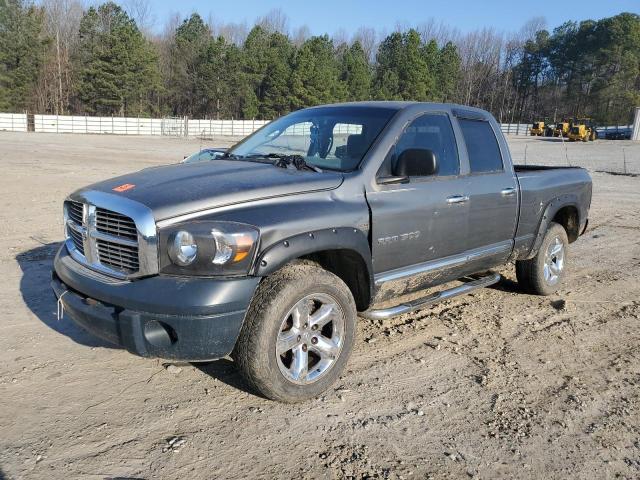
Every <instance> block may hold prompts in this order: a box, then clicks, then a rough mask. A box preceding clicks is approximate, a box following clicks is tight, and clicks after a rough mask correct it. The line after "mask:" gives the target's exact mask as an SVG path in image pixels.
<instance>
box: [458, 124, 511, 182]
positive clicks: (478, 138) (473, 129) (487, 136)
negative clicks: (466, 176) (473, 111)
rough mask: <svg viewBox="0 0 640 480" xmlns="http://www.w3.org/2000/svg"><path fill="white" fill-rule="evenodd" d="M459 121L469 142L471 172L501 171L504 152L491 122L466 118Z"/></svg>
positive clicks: (465, 139)
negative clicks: (502, 152) (501, 150)
mask: <svg viewBox="0 0 640 480" xmlns="http://www.w3.org/2000/svg"><path fill="white" fill-rule="evenodd" d="M459 122H460V128H461V130H462V136H463V137H464V141H465V143H466V144H467V153H468V155H469V167H470V169H471V173H472V174H473V173H490V172H501V171H502V170H503V166H502V154H501V153H500V147H499V146H498V140H497V139H496V134H495V133H494V132H493V129H492V128H491V125H490V124H489V122H486V121H484V120H469V119H466V118H461V119H459Z"/></svg>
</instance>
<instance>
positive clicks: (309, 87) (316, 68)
mask: <svg viewBox="0 0 640 480" xmlns="http://www.w3.org/2000/svg"><path fill="white" fill-rule="evenodd" d="M338 74H339V65H338V62H337V59H336V57H335V55H334V51H333V41H332V40H331V39H330V38H329V36H328V35H323V36H320V37H311V38H310V39H309V40H307V41H305V42H304V43H303V44H302V46H301V47H300V49H299V50H298V52H297V53H296V57H295V61H294V67H293V75H292V82H291V90H292V93H293V107H294V108H304V107H310V106H313V105H320V104H323V103H331V102H334V101H336V100H337V99H339V98H340V97H341V95H343V91H341V85H340V83H339V82H338Z"/></svg>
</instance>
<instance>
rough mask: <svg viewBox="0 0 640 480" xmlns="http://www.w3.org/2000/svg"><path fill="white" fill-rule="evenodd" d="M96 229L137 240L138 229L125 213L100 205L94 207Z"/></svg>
mask: <svg viewBox="0 0 640 480" xmlns="http://www.w3.org/2000/svg"><path fill="white" fill-rule="evenodd" d="M96 229H97V230H98V231H99V232H102V233H106V234H107V235H115V236H116V237H124V238H128V239H130V240H138V231H137V229H136V224H135V222H134V221H133V220H131V219H130V218H129V217H127V216H126V215H122V214H120V213H116V212H112V211H109V210H106V209H104V208H100V207H98V208H96Z"/></svg>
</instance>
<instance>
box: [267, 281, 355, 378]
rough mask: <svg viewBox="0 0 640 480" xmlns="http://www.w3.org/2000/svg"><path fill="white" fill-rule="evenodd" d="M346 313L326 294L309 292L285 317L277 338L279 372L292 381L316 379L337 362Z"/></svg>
mask: <svg viewBox="0 0 640 480" xmlns="http://www.w3.org/2000/svg"><path fill="white" fill-rule="evenodd" d="M344 334H345V316H344V312H343V311H342V308H340V305H339V304H338V302H337V301H336V300H335V299H334V298H332V297H331V296H329V295H326V294H320V293H319V294H313V295H307V296H306V297H304V298H303V299H302V300H300V301H299V302H298V303H296V304H295V305H294V306H293V307H292V308H291V310H289V312H288V313H287V315H286V316H285V317H284V319H283V320H282V323H281V325H280V330H279V331H278V340H277V342H276V352H275V353H276V359H277V361H278V367H279V368H280V372H281V373H282V374H283V375H284V376H285V377H286V378H287V379H288V380H290V381H291V382H294V383H298V384H308V383H313V382H315V381H316V380H318V379H320V378H321V377H322V376H323V375H325V374H326V373H327V372H328V371H329V370H330V369H331V367H333V365H334V364H335V362H336V360H337V358H338V356H339V355H340V352H341V350H342V346H343V343H344Z"/></svg>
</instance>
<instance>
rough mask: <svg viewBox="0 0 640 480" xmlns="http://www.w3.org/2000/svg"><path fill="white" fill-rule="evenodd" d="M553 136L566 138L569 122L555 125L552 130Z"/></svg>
mask: <svg viewBox="0 0 640 480" xmlns="http://www.w3.org/2000/svg"><path fill="white" fill-rule="evenodd" d="M553 136H554V137H564V138H567V137H568V136H569V122H564V121H562V122H558V123H556V128H554V129H553Z"/></svg>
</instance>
